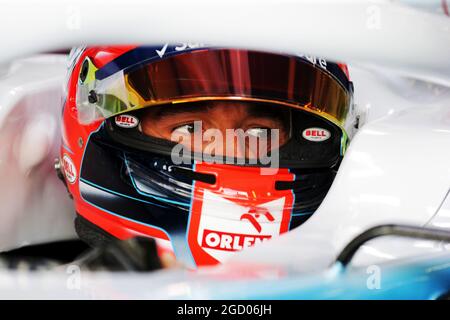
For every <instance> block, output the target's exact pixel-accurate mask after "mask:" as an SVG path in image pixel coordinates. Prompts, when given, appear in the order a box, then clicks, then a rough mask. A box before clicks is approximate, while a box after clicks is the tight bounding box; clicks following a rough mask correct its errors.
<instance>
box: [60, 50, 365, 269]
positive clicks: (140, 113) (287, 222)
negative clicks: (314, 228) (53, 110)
mask: <svg viewBox="0 0 450 320" xmlns="http://www.w3.org/2000/svg"><path fill="white" fill-rule="evenodd" d="M69 61H70V63H69V70H68V78H67V86H66V92H65V101H64V103H63V115H62V121H63V124H62V143H61V149H60V158H59V163H60V168H61V170H60V176H61V178H62V179H63V181H64V182H65V184H66V186H67V188H68V191H69V194H70V196H71V197H72V198H73V201H74V205H75V210H76V213H77V217H76V219H75V228H76V231H77V233H78V235H79V236H80V238H81V239H82V240H84V241H86V242H87V243H88V244H90V245H92V246H98V245H102V244H104V243H105V242H108V241H110V240H111V239H115V238H118V239H128V238H131V237H135V236H144V237H151V238H154V239H155V240H156V241H157V243H158V248H159V250H160V253H161V254H165V253H173V254H174V255H175V257H176V258H177V259H180V260H181V261H182V262H184V263H186V264H187V265H189V266H192V267H196V266H203V265H214V264H217V263H220V262H223V261H225V260H227V259H228V258H229V257H230V256H231V255H232V254H233V253H235V252H237V251H240V250H242V249H244V248H246V247H250V246H253V245H257V244H259V243H260V242H263V241H266V240H268V239H270V238H273V237H275V236H277V235H279V234H282V233H284V232H287V231H289V230H291V229H293V228H296V227H298V226H300V225H301V224H302V223H304V222H305V221H307V219H308V218H309V217H311V215H313V214H314V212H315V211H316V209H317V208H318V207H319V205H320V204H321V202H322V201H323V199H324V197H325V196H326V194H327V192H328V190H329V188H330V186H331V184H332V182H333V179H334V177H335V175H336V171H337V169H338V167H339V164H340V162H341V159H342V157H343V155H344V153H345V150H346V148H347V145H348V143H349V141H350V139H351V137H352V136H353V134H354V130H355V127H356V125H357V117H356V115H355V112H354V110H353V84H352V82H351V81H350V80H349V76H348V70H347V67H346V65H344V64H338V63H333V62H330V61H327V60H325V59H320V58H316V57H312V56H307V55H302V54H299V55H292V54H286V53H283V52H264V51H254V50H244V49H233V48H222V47H204V46H201V45H182V46H181V45H170V44H166V45H161V46H157V47H154V46H104V47H80V48H75V49H73V50H72V51H71V54H70V58H69ZM214 104H221V105H222V106H225V107H226V108H229V109H227V110H230V111H231V110H233V108H234V107H235V106H236V105H239V106H241V107H242V106H244V108H248V110H252V112H263V113H267V114H270V115H271V116H273V117H278V118H279V119H282V123H283V126H284V142H283V143H282V144H278V145H277V147H273V148H271V149H270V150H266V151H267V154H269V155H270V157H269V159H272V160H274V161H275V160H276V161H275V162H276V168H275V167H274V166H272V165H273V163H268V161H265V162H264V161H262V160H261V159H260V158H259V157H258V156H256V159H255V157H251V156H249V155H248V153H247V154H245V153H244V154H243V155H240V156H237V155H234V156H233V157H231V158H232V159H231V161H230V162H227V161H225V160H228V158H229V157H228V158H227V159H225V154H224V153H220V152H215V153H214V152H209V153H208V152H199V150H196V149H195V148H190V149H186V148H184V149H183V148H182V149H181V151H183V152H182V154H181V153H180V152H179V151H180V149H177V146H178V147H179V146H180V143H179V141H172V140H168V139H163V138H161V137H158V136H154V135H149V134H147V133H146V130H145V128H152V127H154V128H156V127H155V126H157V124H159V122H158V120H157V119H159V118H157V117H156V118H155V117H153V118H152V117H151V116H150V117H149V116H148V114H149V113H151V115H155V114H161V113H164V112H169V113H170V112H172V111H173V110H177V112H180V110H181V112H183V110H193V109H196V108H199V109H198V110H207V109H208V108H209V107H210V106H211V105H214ZM156 131H158V130H156ZM273 131H275V130H273ZM268 135H269V136H270V137H273V135H272V132H270V133H269V134H268ZM267 137H268V136H266V137H265V138H266V139H268V138H267ZM247 138H248V137H247ZM182 146H185V145H182ZM174 150H178V151H177V152H174ZM174 153H175V155H176V156H174ZM180 154H181V155H180ZM274 155H276V157H275V156H274ZM272 156H273V157H272ZM218 159H219V160H221V161H218ZM241 160H242V161H241ZM266 160H267V158H266ZM269 162H270V161H269ZM272 162H273V161H272ZM265 169H266V170H265ZM269 169H276V170H269Z"/></svg>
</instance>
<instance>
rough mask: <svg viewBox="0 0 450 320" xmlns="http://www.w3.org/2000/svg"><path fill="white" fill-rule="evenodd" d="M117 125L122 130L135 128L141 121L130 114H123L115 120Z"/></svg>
mask: <svg viewBox="0 0 450 320" xmlns="http://www.w3.org/2000/svg"><path fill="white" fill-rule="evenodd" d="M115 121H116V125H117V126H119V127H121V128H130V129H131V128H135V127H136V126H137V125H138V124H139V119H138V118H136V117H135V116H132V115H129V114H121V115H118V116H116V118H115Z"/></svg>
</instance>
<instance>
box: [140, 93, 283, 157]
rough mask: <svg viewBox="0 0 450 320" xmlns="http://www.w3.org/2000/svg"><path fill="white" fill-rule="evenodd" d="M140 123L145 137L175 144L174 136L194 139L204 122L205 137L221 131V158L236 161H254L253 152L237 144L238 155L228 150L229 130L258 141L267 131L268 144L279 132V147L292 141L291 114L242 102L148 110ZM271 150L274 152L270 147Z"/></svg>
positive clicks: (203, 147) (219, 102)
mask: <svg viewBox="0 0 450 320" xmlns="http://www.w3.org/2000/svg"><path fill="white" fill-rule="evenodd" d="M140 119H141V129H142V132H143V133H144V134H146V135H148V136H152V137H156V138H162V139H166V140H172V141H174V140H175V139H174V138H173V137H174V136H177V137H180V136H183V137H186V139H183V141H190V139H193V136H194V133H195V132H194V131H195V127H194V122H196V121H201V124H202V126H201V127H202V128H201V129H202V132H201V134H202V135H203V133H204V132H205V131H207V130H209V129H215V130H218V131H219V132H220V133H221V136H222V137H223V139H224V141H223V143H222V145H223V150H222V152H221V154H222V155H227V156H234V157H241V156H245V157H251V153H252V152H251V151H249V150H248V148H247V149H246V150H245V148H244V150H245V151H244V150H242V149H240V148H239V147H238V146H237V144H235V148H234V151H232V150H229V149H227V148H226V141H225V137H226V130H227V129H242V130H243V131H244V132H246V133H247V134H248V135H255V136H257V137H259V136H260V135H261V133H262V132H263V131H265V130H267V131H266V132H267V137H268V139H267V140H268V141H270V130H272V129H278V130H279V142H278V144H279V146H281V145H283V144H284V143H285V142H286V141H287V140H288V138H289V127H290V117H289V111H288V110H285V109H282V108H280V107H277V106H271V105H255V104H251V103H248V102H241V101H204V102H198V103H190V104H180V105H176V104H175V105H172V106H162V107H151V108H148V109H146V110H145V112H144V113H143V114H142V115H141V116H140ZM175 142H180V141H179V140H178V141H175ZM181 143H183V142H181ZM267 143H269V142H267ZM207 144H208V143H207V142H202V150H194V151H196V152H199V151H204V149H205V147H206V146H207ZM190 145H191V146H193V145H194V144H190ZM268 149H269V150H270V146H268ZM227 150H228V151H227ZM219 152H220V151H219ZM230 153H231V154H230Z"/></svg>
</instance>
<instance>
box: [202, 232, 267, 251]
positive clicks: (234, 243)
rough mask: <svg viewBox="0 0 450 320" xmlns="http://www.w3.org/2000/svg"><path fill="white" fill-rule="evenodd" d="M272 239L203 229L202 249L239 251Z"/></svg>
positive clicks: (265, 236) (263, 236)
mask: <svg viewBox="0 0 450 320" xmlns="http://www.w3.org/2000/svg"><path fill="white" fill-rule="evenodd" d="M270 238H272V236H271V235H250V234H238V233H230V232H221V231H213V230H209V229H205V230H204V232H203V241H202V247H203V248H208V249H215V250H223V251H241V250H242V249H245V248H248V247H251V246H253V245H255V244H258V243H261V242H263V241H265V240H268V239H270Z"/></svg>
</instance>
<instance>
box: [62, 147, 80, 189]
mask: <svg viewBox="0 0 450 320" xmlns="http://www.w3.org/2000/svg"><path fill="white" fill-rule="evenodd" d="M62 167H63V171H64V175H65V176H66V179H67V181H68V182H69V183H70V184H72V183H75V181H76V180H77V168H76V167H75V164H74V163H73V161H72V159H71V158H70V157H69V156H68V155H67V154H65V155H64V156H63V158H62Z"/></svg>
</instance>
